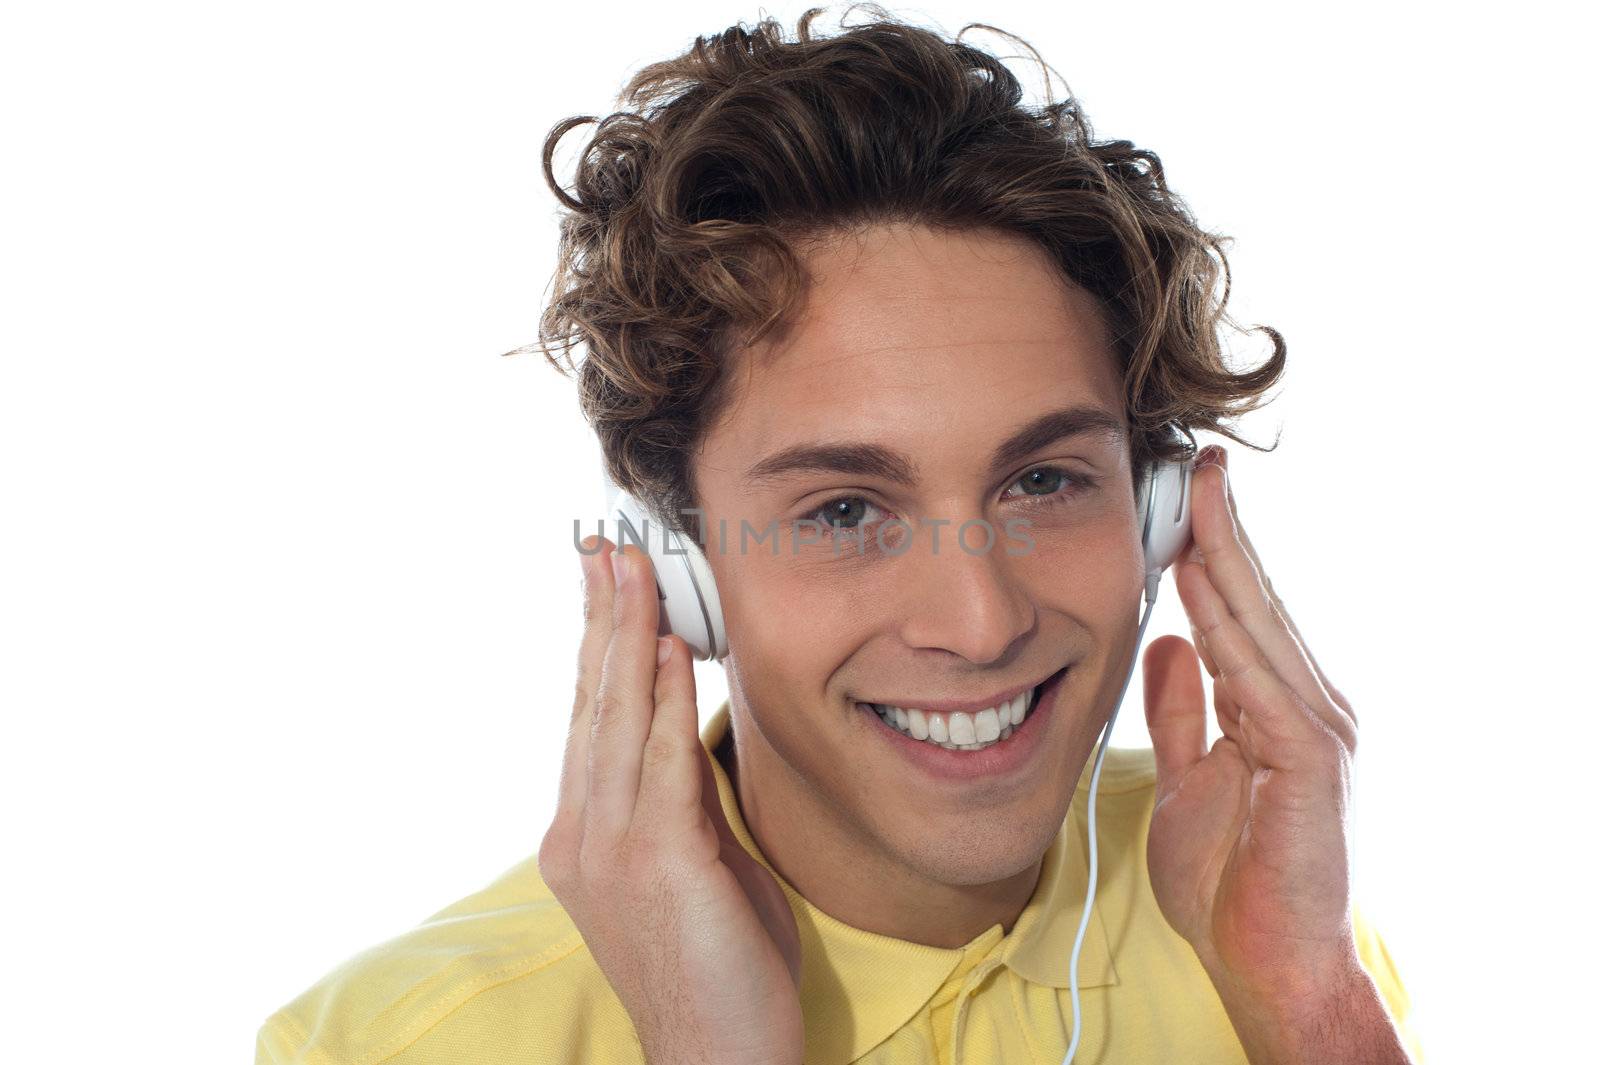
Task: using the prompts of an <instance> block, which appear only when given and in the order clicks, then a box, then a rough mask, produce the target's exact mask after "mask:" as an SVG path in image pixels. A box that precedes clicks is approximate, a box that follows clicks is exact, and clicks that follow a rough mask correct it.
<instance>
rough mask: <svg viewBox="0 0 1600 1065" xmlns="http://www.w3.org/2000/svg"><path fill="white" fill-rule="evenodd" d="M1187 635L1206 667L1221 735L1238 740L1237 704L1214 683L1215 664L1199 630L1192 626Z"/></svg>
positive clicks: (1222, 688) (1225, 689)
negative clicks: (1192, 641) (1192, 639)
mask: <svg viewBox="0 0 1600 1065" xmlns="http://www.w3.org/2000/svg"><path fill="white" fill-rule="evenodd" d="M1189 635H1190V636H1192V637H1194V649H1195V653H1196V654H1198V655H1199V656H1200V662H1201V664H1202V665H1204V666H1205V667H1206V673H1207V674H1209V675H1210V677H1211V681H1212V684H1211V702H1212V705H1213V706H1215V707H1216V709H1217V724H1218V725H1219V726H1221V728H1222V734H1223V735H1224V736H1226V737H1228V738H1229V739H1230V740H1234V741H1237V740H1238V739H1239V704H1238V703H1236V702H1234V701H1233V697H1232V696H1230V695H1229V694H1228V689H1227V688H1226V687H1224V686H1223V685H1221V684H1218V683H1216V679H1217V663H1216V661H1215V660H1214V659H1213V658H1212V657H1211V652H1210V651H1208V650H1206V644H1205V641H1204V640H1202V639H1201V638H1200V630H1199V629H1197V628H1195V627H1194V626H1193V625H1190V626H1189Z"/></svg>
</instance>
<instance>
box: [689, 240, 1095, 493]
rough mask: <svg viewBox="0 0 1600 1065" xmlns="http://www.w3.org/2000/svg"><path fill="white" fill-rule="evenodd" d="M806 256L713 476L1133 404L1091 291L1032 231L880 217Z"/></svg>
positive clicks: (733, 387) (739, 387)
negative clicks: (785, 315)
mask: <svg viewBox="0 0 1600 1065" xmlns="http://www.w3.org/2000/svg"><path fill="white" fill-rule="evenodd" d="M802 259H803V260H804V261H805V263H806V265H807V268H808V269H809V271H810V273H811V285H810V288H809V289H808V291H807V293H806V298H805V302H804V305H803V307H802V308H801V310H800V311H799V313H797V314H796V315H795V316H794V318H793V320H792V321H791V322H790V323H789V325H788V327H787V328H786V329H785V330H784V331H783V332H782V333H781V334H777V335H774V336H772V337H770V338H763V339H762V341H761V342H760V343H758V344H756V345H752V346H749V347H746V348H741V349H738V350H736V351H734V352H732V353H731V358H732V363H731V365H730V367H729V370H730V374H731V379H730V381H729V382H728V386H729V391H728V401H727V403H726V404H725V405H724V406H723V409H722V411H721V412H720V415H719V417H718V419H717V420H716V422H715V423H714V424H713V425H712V426H710V427H709V429H708V432H707V434H706V436H705V438H704V447H703V452H702V456H701V461H702V465H703V468H705V469H706V472H708V473H709V472H714V471H724V472H738V471H741V470H743V468H744V467H745V466H746V465H748V464H750V463H752V462H754V461H756V460H758V459H759V458H760V457H761V456H762V455H763V454H766V453H769V452H771V451H775V450H777V449H779V448H782V447H785V446H788V445H791V444H797V443H809V442H816V441H829V440H838V439H845V438H850V439H865V438H876V439H899V440H902V441H904V442H906V443H907V444H908V445H911V446H920V445H923V444H928V443H931V442H932V441H930V440H929V439H928V438H929V437H930V436H936V435H938V434H939V433H940V432H941V431H942V432H943V434H944V436H946V437H948V436H952V435H953V436H958V437H962V438H970V441H969V442H970V443H972V444H974V445H976V444H977V443H978V441H979V439H980V438H981V439H982V440H983V441H985V442H984V443H983V446H984V447H985V448H987V447H988V446H989V443H988V441H991V440H993V439H998V438H999V437H1000V436H1002V435H1004V434H1005V430H1006V429H1007V428H1008V427H1010V426H1012V425H1014V424H1017V423H1020V422H1022V421H1025V420H1027V419H1028V418H1029V417H1030V416H1032V415H1033V414H1036V413H1038V412H1039V411H1040V410H1043V409H1045V408H1047V407H1054V406H1060V405H1062V404H1063V403H1064V402H1088V403H1095V404H1098V405H1100V406H1103V407H1105V408H1106V409H1108V410H1111V411H1114V412H1120V411H1121V410H1122V398H1121V397H1122V382H1121V380H1120V376H1119V374H1118V371H1117V369H1116V366H1115V359H1114V356H1113V353H1112V350H1111V347H1110V344H1109V338H1108V337H1107V335H1106V332H1105V328H1104V321H1103V319H1102V317H1101V314H1100V311H1099V307H1098V305H1097V303H1096V301H1095V299H1094V297H1093V296H1091V295H1090V294H1089V293H1088V292H1086V291H1084V290H1083V289H1081V288H1079V287H1078V286H1076V285H1073V284H1071V283H1070V282H1068V281H1067V280H1066V279H1064V278H1063V277H1062V276H1061V274H1060V272H1059V270H1058V269H1057V268H1056V267H1055V265H1054V264H1053V263H1052V262H1051V260H1050V259H1049V257H1048V256H1047V254H1046V253H1045V252H1044V251H1043V250H1042V249H1041V248H1039V247H1038V246H1037V245H1035V244H1033V243H1032V242H1031V241H1028V240H1026V239H1025V238H1022V237H1018V236H1013V235H1010V234H1004V233H1000V232H997V231H990V230H981V231H960V232H948V231H939V230H932V229H927V228H924V227H920V226H911V225H899V226H875V227H872V228H871V229H869V230H866V231H861V232H857V233H854V234H851V235H849V236H845V237H842V238H841V237H836V238H832V239H829V240H828V241H826V242H823V243H818V244H814V245H810V246H808V247H806V248H804V249H803V251H802ZM986 427H987V429H988V431H987V432H984V429H985V428H986ZM975 457H976V458H984V457H986V455H984V456H975Z"/></svg>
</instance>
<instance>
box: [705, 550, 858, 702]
mask: <svg viewBox="0 0 1600 1065" xmlns="http://www.w3.org/2000/svg"><path fill="white" fill-rule="evenodd" d="M716 576H717V589H718V594H719V596H720V597H721V599H722V612H723V621H724V623H725V624H726V625H727V630H728V639H729V643H730V645H731V646H733V647H736V648H737V649H738V657H739V659H740V660H741V661H742V663H743V665H744V667H745V669H744V673H745V676H746V677H747V678H749V679H752V680H755V681H757V683H758V684H759V685H760V686H761V687H762V688H763V689H765V691H766V693H767V694H768V695H769V696H775V697H776V698H777V699H778V701H779V702H783V703H793V702H796V701H802V700H803V701H805V702H807V703H811V702H814V701H815V700H816V699H818V698H820V697H823V696H824V695H825V694H826V693H827V690H828V687H827V686H828V682H829V680H830V679H831V678H832V677H833V676H834V675H835V673H836V672H837V671H838V669H839V667H840V666H841V665H842V664H843V663H844V662H845V661H846V660H847V659H849V657H850V655H851V654H852V653H853V652H854V651H855V650H856V649H857V648H859V647H860V646H861V644H862V642H863V639H864V634H865V632H866V631H867V630H866V628H865V627H864V626H865V624H866V622H867V621H868V620H869V618H868V613H869V612H868V611H864V610H862V609H861V608H860V602H861V600H860V598H859V597H860V594H861V589H860V587H859V582H857V581H852V580H841V579H839V575H838V574H836V573H833V574H830V573H826V572H823V573H818V572H815V571H814V567H812V566H809V565H807V564H806V563H805V562H804V561H803V560H796V559H793V558H786V557H784V556H783V555H782V554H780V555H779V556H778V557H776V558H773V557H770V556H767V555H761V556H757V555H750V556H746V557H744V558H730V559H727V560H726V561H725V562H723V563H722V564H721V566H720V567H718V570H717V573H716ZM724 589H726V591H724Z"/></svg>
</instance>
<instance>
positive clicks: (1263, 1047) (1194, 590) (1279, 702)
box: [1144, 447, 1406, 1061]
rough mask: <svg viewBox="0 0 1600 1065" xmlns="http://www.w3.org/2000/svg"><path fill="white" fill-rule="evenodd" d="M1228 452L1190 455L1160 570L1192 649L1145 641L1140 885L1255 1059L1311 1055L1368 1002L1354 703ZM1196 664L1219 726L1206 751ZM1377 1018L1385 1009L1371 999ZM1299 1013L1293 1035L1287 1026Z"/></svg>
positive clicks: (1174, 641)
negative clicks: (1181, 532)
mask: <svg viewBox="0 0 1600 1065" xmlns="http://www.w3.org/2000/svg"><path fill="white" fill-rule="evenodd" d="M1208 460H1210V461H1208ZM1219 462H1220V463H1221V464H1219ZM1225 463H1226V453H1225V452H1223V450H1222V449H1221V448H1218V447H1212V448H1208V449H1206V452H1205V453H1202V455H1201V456H1200V457H1199V461H1198V463H1197V465H1196V468H1195V471H1194V475H1193V481H1192V483H1191V485H1190V492H1191V497H1190V505H1191V508H1192V515H1191V523H1190V528H1191V533H1190V535H1191V547H1190V548H1189V550H1187V551H1186V552H1185V554H1183V555H1182V556H1180V557H1179V559H1178V561H1177V562H1176V563H1175V564H1174V567H1173V569H1174V580H1175V582H1176V584H1177V588H1178V595H1179V596H1180V598H1181V599H1182V600H1183V605H1184V609H1185V610H1186V611H1187V612H1188V615H1189V620H1190V625H1191V633H1192V635H1193V636H1194V638H1195V640H1194V644H1193V645H1191V644H1190V643H1189V642H1188V641H1187V640H1185V639H1183V638H1182V637H1181V636H1166V637H1162V638H1161V639H1159V640H1156V641H1154V642H1152V643H1151V645H1150V646H1149V648H1148V650H1147V651H1146V653H1145V659H1144V675H1145V708H1146V709H1145V713H1146V720H1147V723H1148V725H1149V728H1150V735H1151V739H1152V741H1153V745H1154V747H1155V759H1156V768H1157V785H1156V801H1155V810H1154V813H1153V815H1152V817H1151V824H1150V837H1149V853H1148V860H1149V866H1150V879H1151V885H1152V887H1153V889H1154V891H1155V895H1156V899H1157V901H1158V902H1159V903H1160V906H1161V910H1162V913H1163V914H1164V915H1165V916H1166V918H1167V921H1168V923H1170V924H1171V925H1172V927H1173V928H1174V929H1176V930H1177V931H1178V933H1179V934H1181V935H1182V936H1183V937H1184V938H1185V939H1186V940H1188V941H1189V943H1190V944H1191V945H1192V946H1193V947H1194V950H1195V953H1196V954H1197V955H1198V956H1199V958H1200V961H1201V963H1202V965H1203V966H1204V967H1205V969H1206V971H1207V973H1208V974H1209V975H1210V976H1211V978H1212V981H1213V983H1214V984H1215V985H1216V986H1217V989H1218V992H1219V994H1220V995H1221V997H1222V999H1223V1001H1224V1004H1225V1006H1226V1007H1227V1008H1228V1012H1229V1015H1230V1017H1231V1018H1232V1019H1233V1021H1234V1025H1235V1028H1236V1030H1238V1031H1239V1034H1240V1037H1241V1040H1242V1041H1243V1042H1244V1043H1245V1046H1246V1049H1247V1050H1248V1051H1251V1054H1250V1057H1251V1060H1252V1061H1262V1060H1277V1061H1284V1060H1291V1058H1290V1057H1289V1056H1288V1055H1290V1054H1291V1052H1292V1053H1293V1060H1305V1061H1310V1060H1317V1058H1316V1056H1315V1055H1314V1054H1304V1055H1302V1054H1301V1053H1299V1051H1298V1048H1299V1047H1301V1046H1303V1045H1305V1044H1307V1043H1308V1042H1312V1041H1314V1040H1324V1041H1326V1040H1327V1033H1326V1032H1320V1033H1313V1032H1312V1031H1310V1030H1309V1029H1311V1028H1325V1027H1326V1026H1327V1025H1328V1024H1329V1019H1330V1018H1334V1017H1338V1016H1341V1015H1344V1016H1354V1015H1362V1016H1367V1017H1371V1016H1372V1006H1373V1005H1374V1002H1373V1001H1372V1000H1375V999H1376V990H1375V988H1374V986H1373V985H1372V982H1371V980H1370V978H1365V975H1364V970H1362V968H1361V963H1360V959H1359V956H1358V954H1357V951H1356V946H1355V934H1354V928H1353V926H1352V923H1351V909H1350V866H1349V845H1348V824H1347V818H1348V815H1349V805H1350V792H1351V777H1352V769H1353V762H1354V757H1355V747H1356V715H1355V713H1354V711H1353V710H1352V709H1351V707H1350V702H1349V700H1347V699H1346V698H1345V697H1344V696H1343V695H1342V694H1340V693H1339V691H1338V690H1337V689H1336V688H1334V686H1333V685H1332V684H1331V683H1329V681H1328V678H1327V677H1326V676H1325V675H1324V674H1323V672H1322V669H1321V668H1320V667H1319V666H1318V665H1317V662H1316V659H1315V658H1313V657H1312V655H1311V652H1310V650H1309V649H1308V648H1307V647H1306V644H1305V641H1304V640H1303V639H1302V638H1301V636H1300V632H1299V630H1298V629H1297V628H1296V627H1295V623H1294V621H1293V620H1292V619H1290V617H1289V615H1288V613H1287V612H1286V611H1285V610H1284V608H1283V603H1282V601H1281V600H1280V599H1279V598H1278V596H1277V593H1276V592H1275V591H1274V590H1273V587H1272V581H1271V580H1270V579H1269V578H1268V577H1267V575H1266V571H1265V570H1264V569H1263V568H1262V565H1261V559H1260V557H1259V556H1258V555H1257V553H1256V550H1255V548H1254V547H1253V546H1252V545H1251V543H1250V539H1249V537H1248V536H1246V535H1245V532H1244V528H1243V526H1242V525H1240V523H1239V514H1238V509H1237V506H1236V504H1235V502H1234V498H1233V492H1232V487H1231V485H1230V484H1229V481H1228V477H1227V469H1226V465H1225ZM1196 652H1198V661H1197V659H1196ZM1201 662H1203V663H1204V664H1205V668H1206V670H1207V672H1209V673H1210V674H1211V677H1212V680H1213V685H1212V689H1213V697H1214V705H1215V710H1216V717H1217V724H1218V726H1219V727H1220V729H1221V733H1222V735H1221V736H1220V737H1219V738H1218V739H1217V741H1216V742H1215V743H1213V744H1211V745H1210V749H1209V751H1208V750H1207V744H1206V716H1207V715H1206V705H1205V689H1204V687H1203V686H1202V684H1201V677H1200V668H1199V666H1200V663H1201ZM1355 999H1360V1000H1361V1001H1359V1002H1357V1001H1355ZM1377 1016H1378V1017H1379V1018H1386V1017H1387V1014H1385V1013H1384V1012H1383V1009H1382V1006H1381V1005H1378V1006H1377ZM1297 1025H1298V1026H1301V1027H1302V1028H1303V1029H1306V1030H1302V1031H1290V1030H1286V1029H1289V1028H1293V1027H1295V1026H1297ZM1345 1034H1346V1035H1359V1033H1345ZM1361 1038H1363V1039H1364V1038H1365V1036H1361ZM1393 1039H1394V1037H1393V1035H1392V1028H1391V1034H1389V1035H1388V1036H1387V1037H1383V1036H1382V1033H1376V1032H1375V1033H1373V1041H1372V1042H1370V1043H1367V1044H1366V1045H1368V1046H1370V1047H1373V1048H1376V1047H1378V1046H1380V1045H1381V1046H1383V1047H1385V1048H1388V1047H1389V1046H1391V1044H1392V1045H1393V1046H1395V1047H1398V1044H1397V1043H1394V1042H1393ZM1291 1048H1292V1049H1291ZM1330 1060H1335V1059H1330ZM1371 1060H1379V1059H1377V1058H1374V1059H1371ZM1381 1060H1385V1061H1389V1060H1393V1061H1405V1060H1406V1058H1405V1055H1404V1051H1400V1056H1399V1057H1390V1056H1387V1055H1386V1056H1384V1057H1383V1058H1382V1059H1381Z"/></svg>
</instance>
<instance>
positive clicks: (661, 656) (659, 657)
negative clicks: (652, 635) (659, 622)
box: [656, 636, 672, 666]
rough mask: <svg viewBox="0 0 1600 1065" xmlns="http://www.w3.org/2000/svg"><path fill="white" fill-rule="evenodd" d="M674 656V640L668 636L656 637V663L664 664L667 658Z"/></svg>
mask: <svg viewBox="0 0 1600 1065" xmlns="http://www.w3.org/2000/svg"><path fill="white" fill-rule="evenodd" d="M671 657H672V640H671V639H670V638H669V637H666V636H657V637H656V665H658V666H664V665H666V664H667V659H668V658H671Z"/></svg>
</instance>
